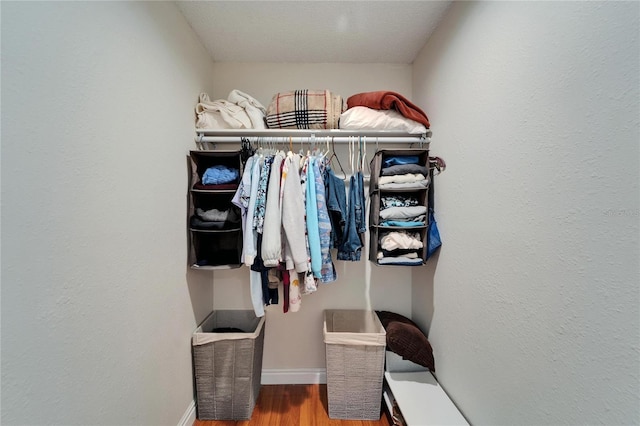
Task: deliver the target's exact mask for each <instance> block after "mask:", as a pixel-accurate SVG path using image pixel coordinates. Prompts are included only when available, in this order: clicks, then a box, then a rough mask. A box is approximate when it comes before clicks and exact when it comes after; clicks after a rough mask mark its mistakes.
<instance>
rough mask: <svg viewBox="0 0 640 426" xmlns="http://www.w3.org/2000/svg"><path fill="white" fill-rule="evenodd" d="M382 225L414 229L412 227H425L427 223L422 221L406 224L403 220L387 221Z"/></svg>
mask: <svg viewBox="0 0 640 426" xmlns="http://www.w3.org/2000/svg"><path fill="white" fill-rule="evenodd" d="M380 225H382V226H404V227H412V226H424V225H425V223H424V221H423V222H420V221H413V222H405V221H402V220H385V221H383V222H382V223H381V224H380Z"/></svg>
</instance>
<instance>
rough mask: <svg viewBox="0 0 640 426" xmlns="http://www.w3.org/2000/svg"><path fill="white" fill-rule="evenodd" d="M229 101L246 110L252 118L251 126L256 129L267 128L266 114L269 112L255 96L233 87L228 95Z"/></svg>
mask: <svg viewBox="0 0 640 426" xmlns="http://www.w3.org/2000/svg"><path fill="white" fill-rule="evenodd" d="M227 100H228V101H229V102H233V103H234V104H236V105H238V106H241V107H242V108H244V110H245V111H246V113H247V115H248V116H249V119H250V120H251V126H252V127H253V128H254V129H266V128H267V126H266V125H265V124H264V115H265V113H266V112H267V110H266V108H265V107H263V106H262V104H261V103H260V102H258V101H257V100H256V99H255V98H253V97H251V96H250V95H247V94H246V93H244V92H241V91H240V90H238V89H233V90H232V91H231V92H230V93H229V96H227Z"/></svg>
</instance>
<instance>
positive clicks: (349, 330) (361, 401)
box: [324, 310, 386, 420]
mask: <svg viewBox="0 0 640 426" xmlns="http://www.w3.org/2000/svg"><path fill="white" fill-rule="evenodd" d="M324 342H325V347H326V356H327V397H328V405H329V417H330V418H332V419H344V420H379V419H380V406H381V402H382V379H383V375H384V352H385V344H386V334H385V331H384V328H383V327H382V324H381V323H380V320H379V319H378V316H377V315H376V314H375V312H373V311H364V310H327V311H324Z"/></svg>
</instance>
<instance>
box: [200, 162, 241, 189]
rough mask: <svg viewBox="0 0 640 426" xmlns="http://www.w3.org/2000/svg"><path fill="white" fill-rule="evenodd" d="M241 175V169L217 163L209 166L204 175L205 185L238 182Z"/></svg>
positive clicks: (203, 181)
mask: <svg viewBox="0 0 640 426" xmlns="http://www.w3.org/2000/svg"><path fill="white" fill-rule="evenodd" d="M239 176H240V171H239V170H238V169H234V168H232V167H227V166H223V165H217V166H213V167H209V168H208V169H207V170H205V171H204V174H203V175H202V183H203V184H204V185H221V184H223V183H231V182H236V181H237V180H238V177H239Z"/></svg>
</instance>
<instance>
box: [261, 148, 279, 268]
mask: <svg viewBox="0 0 640 426" xmlns="http://www.w3.org/2000/svg"><path fill="white" fill-rule="evenodd" d="M283 160H284V152H282V151H280V152H278V153H277V154H276V155H275V156H274V158H273V162H272V164H271V171H270V174H269V185H268V190H267V201H266V203H265V213H264V225H263V236H262V259H263V260H264V264H265V266H266V267H268V268H273V267H275V266H278V264H279V263H280V260H281V258H282V241H281V226H282V205H281V204H280V181H281V179H280V177H281V165H282V161H283Z"/></svg>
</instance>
